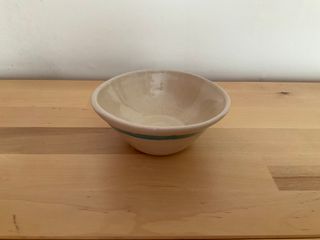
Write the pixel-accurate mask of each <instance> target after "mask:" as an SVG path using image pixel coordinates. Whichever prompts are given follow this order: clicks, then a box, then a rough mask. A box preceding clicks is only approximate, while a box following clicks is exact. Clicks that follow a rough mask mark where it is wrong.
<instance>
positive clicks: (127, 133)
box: [111, 126, 199, 140]
mask: <svg viewBox="0 0 320 240" xmlns="http://www.w3.org/2000/svg"><path fill="white" fill-rule="evenodd" d="M111 127H112V126H111ZM112 128H114V129H115V130H117V131H118V132H121V133H123V134H126V135H129V136H131V137H135V138H141V139H146V140H176V139H182V138H188V137H192V136H194V135H197V134H199V133H198V132H197V133H189V134H182V135H167V136H155V135H145V134H139V133H131V132H127V131H124V130H122V129H119V128H115V127H112Z"/></svg>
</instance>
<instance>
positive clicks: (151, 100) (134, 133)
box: [92, 71, 230, 155]
mask: <svg viewBox="0 0 320 240" xmlns="http://www.w3.org/2000/svg"><path fill="white" fill-rule="evenodd" d="M92 106H93V108H94V110H95V111H96V112H97V113H98V114H99V115H100V116H101V117H102V118H103V119H104V120H105V121H107V122H108V123H109V124H110V125H111V126H112V127H113V128H115V129H116V130H117V131H118V132H119V133H120V134H121V135H122V136H123V137H124V138H125V140H126V141H127V142H128V143H129V144H131V145H132V146H133V147H135V148H137V149H138V150H140V151H142V152H145V153H149V154H154V155H167V154H171V153H175V152H178V151H180V150H182V149H184V148H185V147H187V146H188V145H189V144H190V143H191V142H193V141H194V140H195V139H196V138H197V137H198V136H199V135H200V133H201V132H202V131H203V130H205V129H206V128H207V127H209V126H210V125H212V124H214V123H215V122H217V121H219V120H220V119H221V118H222V117H223V116H225V114H226V113H227V112H228V109H229V107H230V98H229V96H228V95H227V93H226V92H225V91H224V90H223V89H222V88H220V87H219V86H218V85H216V84H214V83H212V82H210V81H209V80H206V79H204V78H203V77H200V76H197V75H194V74H190V73H184V72H178V71H135V72H130V73H126V74H122V75H119V76H116V77H114V78H111V79H110V80H108V81H106V82H104V83H102V84H101V85H100V86H99V87H98V88H97V89H96V90H95V91H94V93H93V94H92Z"/></svg>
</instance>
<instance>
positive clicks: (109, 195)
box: [0, 80, 320, 239]
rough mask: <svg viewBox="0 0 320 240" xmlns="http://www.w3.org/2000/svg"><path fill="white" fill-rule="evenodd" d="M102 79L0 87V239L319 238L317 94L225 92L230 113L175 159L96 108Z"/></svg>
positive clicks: (296, 86)
mask: <svg viewBox="0 0 320 240" xmlns="http://www.w3.org/2000/svg"><path fill="white" fill-rule="evenodd" d="M99 83H100V81H52V80H51V81H44V80H41V81H29V80H22V81H13V80H11V81H0V237H1V238H111V239H112V238H136V239H140V238H144V239H145V238H147V239H149V238H150V239H152V238H220V239H223V238H229V239H230V238H311V237H313V238H316V237H320V192H319V190H320V84H319V83H221V85H222V86H223V87H224V88H225V89H226V90H227V91H228V92H229V94H230V95H231V98H232V108H231V112H230V113H229V115H228V116H227V117H226V118H225V119H224V120H222V121H221V122H219V123H218V124H217V125H215V126H214V127H213V128H211V129H209V130H208V131H207V132H206V133H205V134H204V135H203V136H202V137H200V138H199V140H198V141H197V142H196V143H195V144H194V145H193V146H192V147H190V148H189V149H187V150H186V151H184V152H182V153H179V154H177V155H173V156H168V157H152V156H148V155H144V154H141V153H139V152H137V151H135V150H134V149H132V148H131V147H129V146H128V145H126V144H125V143H124V142H123V141H122V140H121V139H120V138H119V137H118V135H117V133H116V132H114V131H113V130H112V129H110V128H109V127H108V126H107V125H106V124H105V123H104V122H103V121H102V120H101V119H100V118H99V117H98V116H97V115H96V114H95V113H94V112H93V110H92V109H91V107H90V104H89V96H90V93H91V92H92V91H93V89H94V88H95V87H96V86H97V85H98V84H99Z"/></svg>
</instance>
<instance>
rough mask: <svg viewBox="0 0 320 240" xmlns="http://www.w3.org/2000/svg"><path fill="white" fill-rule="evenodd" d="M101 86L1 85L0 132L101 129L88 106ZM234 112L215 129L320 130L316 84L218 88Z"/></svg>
mask: <svg viewBox="0 0 320 240" xmlns="http://www.w3.org/2000/svg"><path fill="white" fill-rule="evenodd" d="M100 83H101V81H74V80H73V81H63V80H59V81H52V80H22V81H18V80H17V81H14V80H7V81H6V80H1V81H0V127H105V126H106V124H105V122H103V121H102V120H101V119H100V118H99V117H98V116H97V115H96V114H95V113H94V112H93V111H92V109H91V107H90V95H91V93H92V91H93V89H94V88H95V87H96V86H97V85H98V84H100ZM219 84H220V85H221V86H222V87H224V88H225V89H226V90H227V91H228V93H229V94H230V96H231V100H232V107H231V111H230V113H229V114H228V115H227V116H226V118H225V119H224V121H223V122H220V123H218V124H217V125H215V127H217V128H320V121H319V119H320V108H319V107H318V106H319V104H320V100H319V92H320V84H318V83H265V82H264V83H253V82H238V83H230V82H223V83H219Z"/></svg>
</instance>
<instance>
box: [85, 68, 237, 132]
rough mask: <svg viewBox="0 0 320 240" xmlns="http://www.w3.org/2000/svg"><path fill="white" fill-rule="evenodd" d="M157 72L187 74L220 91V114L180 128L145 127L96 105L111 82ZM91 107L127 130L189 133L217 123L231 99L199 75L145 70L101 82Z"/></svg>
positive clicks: (213, 83)
mask: <svg viewBox="0 0 320 240" xmlns="http://www.w3.org/2000/svg"><path fill="white" fill-rule="evenodd" d="M158 72H166V73H180V74H187V75H190V76H193V77H196V78H198V79H201V80H202V81H204V82H207V83H209V85H211V86H212V87H215V88H216V89H218V90H219V91H220V93H221V94H222V96H223V98H224V100H225V105H224V108H223V109H222V111H221V112H219V113H218V114H217V115H215V116H214V117H212V118H210V119H208V120H206V121H203V122H199V123H193V124H187V125H182V126H146V125H142V124H137V123H133V122H130V121H127V120H125V119H122V118H119V117H117V116H115V115H113V114H111V113H109V112H108V111H106V110H105V109H104V108H102V107H101V106H100V104H99V103H98V94H99V93H100V91H101V90H102V89H103V88H104V87H105V86H107V85H110V84H111V83H112V82H113V81H116V80H117V79H119V78H122V77H125V76H128V75H131V74H136V73H158ZM91 105H92V107H93V109H94V110H95V111H96V112H97V113H98V114H99V115H102V116H103V117H105V118H106V119H108V120H109V119H110V120H111V121H113V122H118V123H119V124H121V125H123V126H125V127H127V128H135V129H136V130H138V131H150V130H153V131H159V132H161V131H172V130H174V131H179V130H181V131H189V130H190V131H191V130H195V129H202V128H206V127H209V126H211V125H212V124H214V123H215V122H217V121H219V120H220V119H221V118H223V117H224V116H225V115H226V114H227V113H228V112H229V109H230V106H231V99H230V97H229V95H228V93H227V92H226V91H225V90H224V89H223V88H222V87H220V86H219V85H218V84H216V83H215V82H213V81H210V80H208V79H206V78H204V77H202V76H200V75H197V74H194V73H189V72H185V71H178V70H153V69H152V70H151V69H145V70H135V71H130V72H126V73H122V74H119V75H116V76H114V77H111V78H109V79H108V80H105V81H104V82H102V83H101V84H100V85H99V86H98V87H97V88H96V89H95V90H94V91H93V93H92V95H91ZM107 122H108V121H107ZM108 123H109V122H108ZM109 124H110V123H109ZM110 125H111V124H110ZM112 127H113V126H112Z"/></svg>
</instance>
